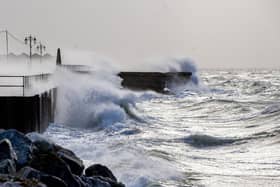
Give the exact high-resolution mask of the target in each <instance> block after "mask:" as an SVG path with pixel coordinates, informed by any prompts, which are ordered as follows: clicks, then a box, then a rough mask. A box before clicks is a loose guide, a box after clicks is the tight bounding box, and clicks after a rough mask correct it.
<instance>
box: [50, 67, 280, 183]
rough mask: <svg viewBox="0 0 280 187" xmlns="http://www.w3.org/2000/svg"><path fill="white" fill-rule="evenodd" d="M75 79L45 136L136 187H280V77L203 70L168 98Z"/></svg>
mask: <svg viewBox="0 0 280 187" xmlns="http://www.w3.org/2000/svg"><path fill="white" fill-rule="evenodd" d="M194 73H195V72H194ZM71 77H73V75H71ZM67 80H68V81H65V83H64V84H63V86H62V88H61V90H62V91H60V96H61V97H60V102H59V107H58V111H57V113H58V118H57V119H56V123H54V124H52V125H50V127H49V128H48V130H47V132H45V135H46V136H47V137H49V138H50V139H52V140H53V141H55V142H56V143H58V144H60V145H62V146H65V147H67V148H70V149H72V150H73V151H74V152H75V153H76V154H77V155H78V156H79V157H81V158H82V159H83V160H84V162H85V164H86V165H87V166H88V165H90V164H93V163H101V164H104V165H107V166H109V168H110V169H111V170H112V171H113V172H114V174H115V175H116V176H117V178H118V179H119V180H120V181H122V182H123V183H125V184H126V185H127V186H128V187H146V186H147V187H159V186H163V187H165V186H166V187H167V186H168V187H173V186H174V187H177V186H178V187H179V186H180V187H183V186H254V187H255V186H280V100H279V99H280V92H279V91H280V71H278V70H201V71H198V72H197V73H196V75H195V80H194V82H193V83H189V84H187V85H184V86H181V87H178V88H174V89H173V90H172V93H171V94H168V95H162V94H157V93H154V92H133V91H129V90H124V89H121V88H120V86H119V83H120V80H119V79H118V78H116V77H114V76H113V75H112V76H105V77H100V76H85V77H82V78H81V77H80V75H74V78H72V79H71V80H73V81H69V80H70V79H68V78H67ZM93 80H95V81H93ZM75 81H76V82H75Z"/></svg>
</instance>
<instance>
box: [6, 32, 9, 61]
mask: <svg viewBox="0 0 280 187" xmlns="http://www.w3.org/2000/svg"><path fill="white" fill-rule="evenodd" d="M5 32H6V54H7V61H8V58H9V38H8V30H6V31H5Z"/></svg>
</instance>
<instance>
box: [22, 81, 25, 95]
mask: <svg viewBox="0 0 280 187" xmlns="http://www.w3.org/2000/svg"><path fill="white" fill-rule="evenodd" d="M24 84H25V77H24V76H22V95H23V97H24V94H25V93H24V89H25V85H24Z"/></svg>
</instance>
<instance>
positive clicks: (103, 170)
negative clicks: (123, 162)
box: [85, 164, 117, 182]
mask: <svg viewBox="0 0 280 187" xmlns="http://www.w3.org/2000/svg"><path fill="white" fill-rule="evenodd" d="M85 174H86V176H87V177H94V176H101V177H107V178H109V179H111V180H112V181H115V182H117V178H116V177H115V176H114V174H113V173H112V171H111V170H109V169H108V168H107V167H106V166H103V165H101V164H94V165H91V166H90V167H88V168H87V169H86V170H85Z"/></svg>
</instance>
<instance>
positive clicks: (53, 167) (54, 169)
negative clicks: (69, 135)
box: [30, 153, 80, 187]
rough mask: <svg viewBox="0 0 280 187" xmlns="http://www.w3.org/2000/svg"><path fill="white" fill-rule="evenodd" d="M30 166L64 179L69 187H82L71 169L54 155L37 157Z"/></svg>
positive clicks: (39, 155)
mask: <svg viewBox="0 0 280 187" xmlns="http://www.w3.org/2000/svg"><path fill="white" fill-rule="evenodd" d="M30 166H31V167H32V168H35V169H37V170H39V171H41V172H44V173H46V174H48V175H52V176H56V177H58V178H60V179H62V180H63V181H64V182H65V183H66V184H67V186H68V187H80V184H79V183H78V181H76V179H75V178H74V176H73V175H72V173H71V170H70V167H69V166H68V165H67V164H66V162H64V161H63V160H62V159H61V158H59V157H58V156H57V155H56V154H54V153H49V154H38V155H35V156H34V158H33V159H32V162H31V164H30Z"/></svg>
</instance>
